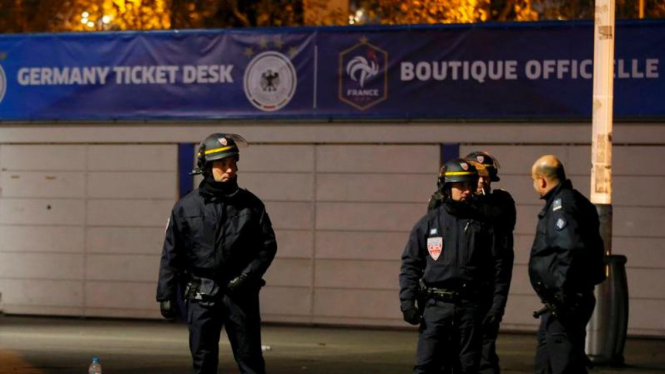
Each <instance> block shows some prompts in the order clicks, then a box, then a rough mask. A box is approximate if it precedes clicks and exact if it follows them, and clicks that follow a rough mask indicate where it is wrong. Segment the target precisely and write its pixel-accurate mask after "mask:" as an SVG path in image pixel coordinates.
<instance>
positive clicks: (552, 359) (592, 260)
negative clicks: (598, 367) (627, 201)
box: [529, 155, 605, 374]
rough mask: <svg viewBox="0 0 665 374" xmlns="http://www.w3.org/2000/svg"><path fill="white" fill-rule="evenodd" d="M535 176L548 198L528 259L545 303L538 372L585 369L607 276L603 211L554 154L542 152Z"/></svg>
mask: <svg viewBox="0 0 665 374" xmlns="http://www.w3.org/2000/svg"><path fill="white" fill-rule="evenodd" d="M531 177H532V179H533V187H534V189H535V190H536V192H537V193H538V195H539V196H540V198H541V199H543V200H545V207H544V208H543V210H542V211H541V212H540V213H539V214H538V228H537V230H536V237H535V239H534V242H533V247H532V248H531V256H530V259H529V278H530V280H531V285H532V286H533V288H534V290H535V291H536V293H537V294H538V296H539V297H540V299H541V300H542V302H543V303H544V304H545V305H546V306H545V308H543V309H541V310H540V311H538V312H536V314H541V316H540V318H541V320H540V328H539V330H538V348H537V350H536V359H535V368H536V370H535V372H536V373H539V374H544V373H548V374H550V373H552V374H557V373H575V374H578V373H582V374H584V373H586V372H587V369H586V362H587V358H586V355H585V352H584V339H585V335H586V331H585V328H586V324H587V323H588V322H589V319H590V318H591V314H592V312H593V308H594V306H595V302H596V300H595V298H594V295H593V289H594V286H595V285H596V284H598V283H601V282H602V281H603V280H604V279H605V269H604V261H603V241H602V239H601V237H600V234H599V223H598V214H597V213H596V209H595V207H594V205H593V204H591V202H589V200H587V199H586V198H585V197H584V196H582V194H581V193H579V192H578V191H577V190H574V189H573V186H572V183H571V182H570V180H567V179H566V174H565V172H564V168H563V165H562V164H561V161H559V160H558V159H557V158H556V157H555V156H551V155H547V156H543V157H541V158H539V159H538V160H537V161H536V162H535V163H534V164H533V167H532V168H531ZM536 314H534V315H536Z"/></svg>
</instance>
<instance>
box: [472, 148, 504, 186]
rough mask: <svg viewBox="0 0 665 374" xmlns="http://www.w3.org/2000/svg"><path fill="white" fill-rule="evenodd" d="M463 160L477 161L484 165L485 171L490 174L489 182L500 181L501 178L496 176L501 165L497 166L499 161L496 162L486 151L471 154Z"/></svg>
mask: <svg viewBox="0 0 665 374" xmlns="http://www.w3.org/2000/svg"><path fill="white" fill-rule="evenodd" d="M465 158H466V159H467V160H473V161H477V162H479V163H481V164H483V165H485V168H487V171H488V172H489V174H490V181H492V182H498V181H500V180H501V178H499V175H498V173H499V169H500V168H501V164H499V160H497V159H496V158H495V157H494V156H492V155H491V154H490V153H489V152H487V151H477V152H471V153H469V154H468V155H467V156H466V157H465Z"/></svg>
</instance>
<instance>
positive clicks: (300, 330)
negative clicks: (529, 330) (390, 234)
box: [0, 316, 665, 374]
mask: <svg viewBox="0 0 665 374" xmlns="http://www.w3.org/2000/svg"><path fill="white" fill-rule="evenodd" d="M263 336H264V344H265V345H269V346H270V347H271V348H272V350H270V351H267V352H265V358H266V363H267V366H268V372H269V373H271V374H297V373H303V374H333V373H334V374H347V373H348V374H352V373H353V374H358V373H363V374H374V373H376V374H379V373H380V374H393V373H395V374H396V373H409V372H410V371H411V368H412V365H413V358H414V354H415V343H416V332H412V331H394V330H389V331H381V330H363V329H346V328H344V329H341V328H310V327H293V326H270V325H269V326H265V327H264V329H263ZM534 343H535V336H534V335H531V334H502V335H501V336H500V338H499V355H500V356H501V358H502V367H503V369H504V370H503V372H504V373H506V374H509V373H532V372H533V365H532V360H533V352H534V346H535V344H534ZM221 347H222V348H221V350H222V353H221V355H222V357H221V366H220V370H219V372H220V373H224V374H226V373H229V374H230V373H237V369H236V368H235V364H234V363H233V359H232V357H231V353H230V348H229V345H228V343H226V341H225V338H223V339H222V345H221ZM95 355H98V356H100V357H101V360H102V363H103V367H104V373H105V374H113V373H123V374H139V373H140V374H157V373H166V374H179V373H183V374H186V373H189V368H190V358H189V353H188V348H187V330H186V326H184V325H178V324H169V323H162V322H158V321H121V320H100V319H85V320H84V319H67V318H37V317H12V316H3V317H0V373H1V374H56V373H57V374H65V373H66V374H77V373H80V374H83V373H86V372H87V371H86V370H87V366H88V364H89V363H90V361H91V359H92V356H95ZM625 355H626V361H627V363H628V366H626V367H624V368H614V369H612V368H597V369H594V370H593V372H594V373H607V374H610V373H612V374H614V373H639V374H656V373H659V374H665V340H648V339H630V340H629V341H628V343H627V347H626V351H625Z"/></svg>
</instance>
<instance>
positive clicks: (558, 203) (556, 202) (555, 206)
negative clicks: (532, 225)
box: [552, 198, 563, 212]
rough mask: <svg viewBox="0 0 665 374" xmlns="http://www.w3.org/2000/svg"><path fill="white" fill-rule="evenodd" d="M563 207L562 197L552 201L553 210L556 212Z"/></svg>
mask: <svg viewBox="0 0 665 374" xmlns="http://www.w3.org/2000/svg"><path fill="white" fill-rule="evenodd" d="M562 207H563V203H561V198H558V199H555V200H554V202H553V203H552V211H553V212H556V211H557V210H559V209H561V208H562Z"/></svg>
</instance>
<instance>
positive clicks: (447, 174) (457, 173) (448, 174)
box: [444, 171, 476, 177]
mask: <svg viewBox="0 0 665 374" xmlns="http://www.w3.org/2000/svg"><path fill="white" fill-rule="evenodd" d="M471 174H476V173H474V172H472V171H447V172H446V173H445V174H444V175H445V176H446V177H449V176H450V177H452V176H455V175H471Z"/></svg>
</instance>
